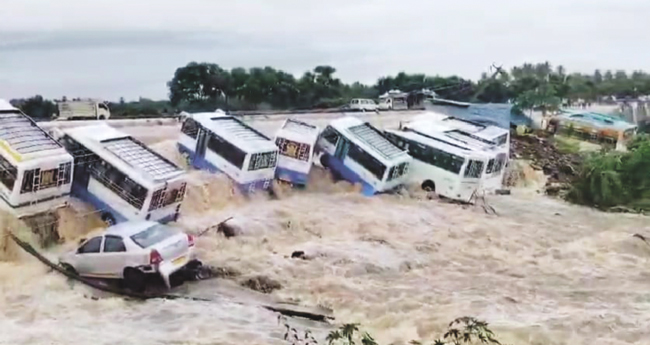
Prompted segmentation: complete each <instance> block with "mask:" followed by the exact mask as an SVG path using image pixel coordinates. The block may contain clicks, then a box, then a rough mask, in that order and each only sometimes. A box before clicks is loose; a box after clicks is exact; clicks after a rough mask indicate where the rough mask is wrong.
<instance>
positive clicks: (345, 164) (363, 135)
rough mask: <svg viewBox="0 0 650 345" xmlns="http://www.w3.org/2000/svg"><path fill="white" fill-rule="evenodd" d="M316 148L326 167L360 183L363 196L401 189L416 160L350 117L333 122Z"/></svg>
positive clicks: (378, 133) (369, 127)
mask: <svg viewBox="0 0 650 345" xmlns="http://www.w3.org/2000/svg"><path fill="white" fill-rule="evenodd" d="M317 145H318V150H319V151H320V153H321V158H320V161H321V164H322V165H323V167H325V168H327V169H329V170H330V171H332V173H333V174H334V175H336V176H338V177H340V178H343V179H345V180H347V181H349V182H351V183H360V184H361V185H362V192H363V194H364V195H373V194H376V193H382V192H388V191H391V190H393V189H396V188H398V187H400V186H402V185H403V184H404V182H405V181H406V178H407V175H408V171H409V166H410V164H411V161H412V160H413V159H412V158H411V156H409V155H408V153H406V151H405V150H403V149H401V148H399V147H397V146H396V145H395V144H393V143H391V142H390V141H389V140H388V139H386V137H385V136H384V134H383V133H382V132H381V131H379V130H378V129H376V128H375V127H373V126H372V125H370V124H369V123H367V122H363V121H361V120H359V119H358V118H356V117H351V116H347V117H343V118H339V119H336V120H333V121H331V122H330V124H329V125H328V126H327V127H326V128H325V129H324V130H323V132H322V133H321V135H320V136H319V139H318V144H317Z"/></svg>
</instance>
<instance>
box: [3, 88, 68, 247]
mask: <svg viewBox="0 0 650 345" xmlns="http://www.w3.org/2000/svg"><path fill="white" fill-rule="evenodd" d="M72 171H73V167H72V156H71V155H70V154H68V152H66V150H65V149H64V148H63V146H61V145H60V144H59V143H58V142H57V141H56V140H54V138H52V137H51V136H50V135H49V134H48V133H47V132H46V131H44V130H43V129H42V128H40V127H38V126H37V125H36V123H35V122H34V121H33V120H32V119H31V118H30V117H29V116H27V115H26V114H24V113H23V112H21V111H20V110H18V109H16V108H14V107H13V106H12V105H11V104H10V103H9V102H6V101H4V100H0V199H2V200H1V201H0V205H1V206H2V208H3V209H5V210H6V211H8V212H9V213H11V214H13V215H14V216H16V217H17V218H19V219H22V220H24V221H25V223H27V225H28V226H30V227H31V228H32V229H33V230H34V231H35V232H36V233H37V234H38V235H39V236H40V240H41V244H43V245H46V244H49V243H51V242H52V241H58V239H59V236H58V232H57V224H58V219H57V216H56V214H55V213H54V212H53V211H55V210H56V209H58V208H60V207H63V206H65V205H66V204H67V202H68V197H69V194H70V188H71V182H72Z"/></svg>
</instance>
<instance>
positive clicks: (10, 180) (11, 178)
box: [0, 156, 18, 190]
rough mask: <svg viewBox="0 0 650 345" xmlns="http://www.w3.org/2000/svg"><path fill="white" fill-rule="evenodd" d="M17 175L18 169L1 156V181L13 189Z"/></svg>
mask: <svg viewBox="0 0 650 345" xmlns="http://www.w3.org/2000/svg"><path fill="white" fill-rule="evenodd" d="M16 175H18V169H16V167H15V166H13V165H11V163H9V161H8V160H6V159H5V158H4V157H2V156H0V182H2V184H3V185H5V187H7V188H8V189H9V190H13V189H14V184H16Z"/></svg>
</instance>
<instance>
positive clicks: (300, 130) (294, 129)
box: [276, 118, 320, 141]
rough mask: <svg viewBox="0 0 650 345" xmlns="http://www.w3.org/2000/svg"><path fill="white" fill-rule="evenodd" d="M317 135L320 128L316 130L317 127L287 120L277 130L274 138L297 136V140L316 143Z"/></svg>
mask: <svg viewBox="0 0 650 345" xmlns="http://www.w3.org/2000/svg"><path fill="white" fill-rule="evenodd" d="M319 133H320V128H318V127H317V126H314V125H311V124H309V123H306V122H302V121H298V120H295V119H291V118H288V119H286V120H285V121H284V123H283V124H282V127H281V128H280V130H278V133H277V134H276V136H277V135H280V136H292V137H296V136H297V137H298V138H300V137H302V138H306V139H308V140H310V141H316V139H317V138H318V134H319Z"/></svg>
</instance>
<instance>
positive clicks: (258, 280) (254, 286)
mask: <svg viewBox="0 0 650 345" xmlns="http://www.w3.org/2000/svg"><path fill="white" fill-rule="evenodd" d="M240 285H241V286H244V287H247V288H249V289H251V290H255V291H259V292H262V293H271V292H273V291H275V290H279V289H281V288H282V285H280V283H279V282H278V281H276V280H273V279H271V278H269V277H267V276H255V277H252V278H248V279H246V280H244V281H243V282H241V283H240Z"/></svg>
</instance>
